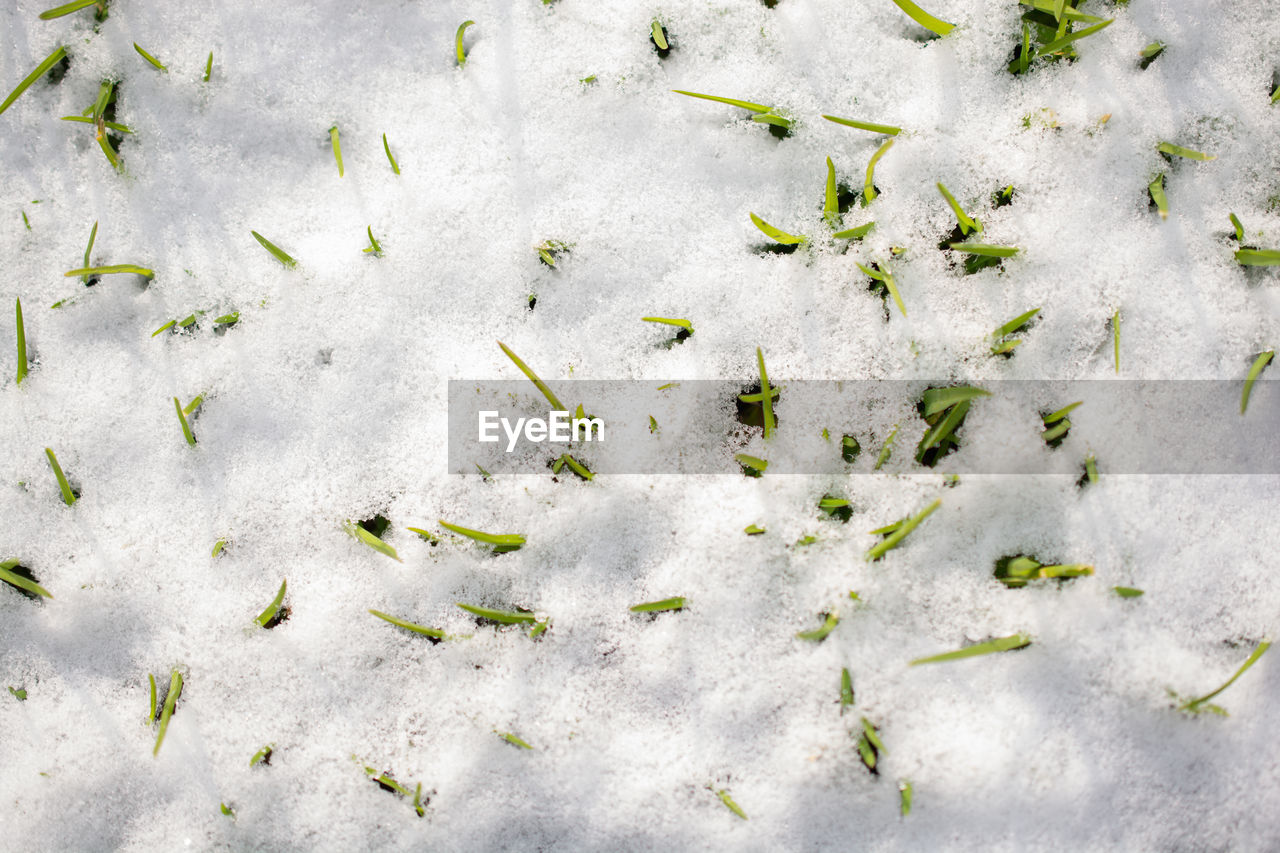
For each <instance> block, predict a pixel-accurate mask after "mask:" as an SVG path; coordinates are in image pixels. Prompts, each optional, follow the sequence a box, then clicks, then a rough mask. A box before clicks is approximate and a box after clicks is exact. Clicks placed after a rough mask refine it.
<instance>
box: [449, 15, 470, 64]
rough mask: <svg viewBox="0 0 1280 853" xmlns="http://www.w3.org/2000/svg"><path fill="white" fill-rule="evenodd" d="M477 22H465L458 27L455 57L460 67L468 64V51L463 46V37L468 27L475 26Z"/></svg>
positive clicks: (455, 37) (455, 39)
mask: <svg viewBox="0 0 1280 853" xmlns="http://www.w3.org/2000/svg"><path fill="white" fill-rule="evenodd" d="M475 23H476V22H475V21H463V22H462V23H461V24H459V25H458V32H457V33H456V34H455V35H454V37H453V55H454V56H455V57H456V58H457V60H458V67H459V68H461V67H462V66H464V65H466V64H467V51H466V50H465V49H464V48H463V46H462V37H463V36H464V35H465V34H466V32H467V27H473V26H475Z"/></svg>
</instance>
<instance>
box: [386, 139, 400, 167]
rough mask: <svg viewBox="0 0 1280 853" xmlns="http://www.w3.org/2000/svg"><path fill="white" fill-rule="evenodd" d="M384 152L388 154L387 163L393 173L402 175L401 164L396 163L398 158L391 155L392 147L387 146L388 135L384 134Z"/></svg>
mask: <svg viewBox="0 0 1280 853" xmlns="http://www.w3.org/2000/svg"><path fill="white" fill-rule="evenodd" d="M382 150H383V151H385V152H386V154H387V162H388V163H390V164H391V171H393V172H395V173H396V174H397V175H398V174H400V164H399V163H397V162H396V158H395V157H393V156H392V154H391V146H390V145H389V144H387V135H386V134H385V133H384V134H382Z"/></svg>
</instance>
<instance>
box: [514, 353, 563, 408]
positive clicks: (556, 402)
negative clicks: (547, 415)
mask: <svg viewBox="0 0 1280 853" xmlns="http://www.w3.org/2000/svg"><path fill="white" fill-rule="evenodd" d="M498 346H500V347H502V351H503V352H505V353H506V354H507V358H509V359H511V361H512V362H514V363H515V366H516V367H518V368H520V372H521V373H523V374H524V375H525V376H526V377H528V379H529V381H530V382H532V383H533V384H534V386H535V387H536V388H537V389H538V390H539V391H541V392H542V396H544V397H546V398H547V402H548V403H550V404H551V405H552V406H554V407H555V410H556V411H557V412H567V411H569V407H568V406H566V405H565V404H564V403H561V402H560V398H559V397H557V396H556V395H555V394H554V393H552V391H551V389H550V388H548V387H547V383H545V382H543V381H542V380H541V379H539V378H538V374H536V373H534V372H533V371H532V370H530V369H529V365H527V364H525V363H524V362H523V361H521V360H520V356H518V355H516V354H515V353H514V352H512V351H511V349H510V348H509V347H508V346H507V345H506V344H504V343H503V342H502V341H498Z"/></svg>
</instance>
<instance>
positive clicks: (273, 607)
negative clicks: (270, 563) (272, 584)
mask: <svg viewBox="0 0 1280 853" xmlns="http://www.w3.org/2000/svg"><path fill="white" fill-rule="evenodd" d="M288 588H289V579H288V578H285V579H284V580H282V581H280V591H279V592H277V593H276V597H275V598H273V599H271V603H270V604H268V605H267V609H266V610H264V611H262V612H261V613H259V614H258V618H257V619H255V620H253V621H255V622H257V623H258V624H259V625H260V626H262V627H263V628H265V627H267V623H268V622H270V621H271V620H272V619H274V618H276V614H277V613H279V612H280V605H281V604H283V603H284V594H285V590H287V589H288Z"/></svg>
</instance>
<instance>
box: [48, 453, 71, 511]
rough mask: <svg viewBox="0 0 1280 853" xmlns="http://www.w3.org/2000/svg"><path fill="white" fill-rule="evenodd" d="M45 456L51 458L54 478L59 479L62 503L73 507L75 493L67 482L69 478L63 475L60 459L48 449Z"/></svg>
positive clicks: (50, 462)
mask: <svg viewBox="0 0 1280 853" xmlns="http://www.w3.org/2000/svg"><path fill="white" fill-rule="evenodd" d="M44 455H45V456H47V457H49V467H50V468H52V469H53V476H54V477H56V478H57V479H58V489H59V490H61V492H62V502H63V503H65V504H66V505H67V506H71V505H72V504H74V503H75V502H76V496H75V493H74V492H72V491H71V484H70V483H68V482H67V477H66V475H65V474H63V473H62V466H61V465H59V464H58V457H57V456H54V455H53V451H52V450H50V449H49V448H48V447H46V448H45V449H44Z"/></svg>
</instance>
